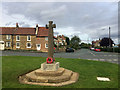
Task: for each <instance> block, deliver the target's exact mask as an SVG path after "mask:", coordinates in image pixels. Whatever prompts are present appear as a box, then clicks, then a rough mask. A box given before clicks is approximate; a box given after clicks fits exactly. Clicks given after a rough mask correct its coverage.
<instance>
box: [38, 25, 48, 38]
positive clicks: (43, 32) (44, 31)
mask: <svg viewBox="0 0 120 90" xmlns="http://www.w3.org/2000/svg"><path fill="white" fill-rule="evenodd" d="M37 36H48V29H46V28H45V27H39V29H38V34H37Z"/></svg>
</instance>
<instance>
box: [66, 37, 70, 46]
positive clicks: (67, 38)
mask: <svg viewBox="0 0 120 90" xmlns="http://www.w3.org/2000/svg"><path fill="white" fill-rule="evenodd" d="M66 42H67V45H70V39H69V37H66Z"/></svg>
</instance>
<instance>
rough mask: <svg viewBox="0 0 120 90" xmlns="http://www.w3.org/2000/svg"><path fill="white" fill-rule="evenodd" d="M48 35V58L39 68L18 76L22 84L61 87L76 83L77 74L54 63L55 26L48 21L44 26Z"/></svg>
mask: <svg viewBox="0 0 120 90" xmlns="http://www.w3.org/2000/svg"><path fill="white" fill-rule="evenodd" d="M46 28H47V29H48V30H49V33H48V58H47V59H46V62H44V63H42V64H41V68H39V69H37V70H34V71H31V72H29V73H27V74H24V75H21V76H19V82H20V83H22V84H32V85H42V86H63V85H68V84H72V83H75V82H77V80H78V78H79V74H78V73H77V72H73V71H71V70H68V69H65V68H63V67H60V63H59V62H55V58H54V43H53V28H56V24H53V21H49V24H48V25H46Z"/></svg>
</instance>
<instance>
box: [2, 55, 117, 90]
mask: <svg viewBox="0 0 120 90" xmlns="http://www.w3.org/2000/svg"><path fill="white" fill-rule="evenodd" d="M45 61H46V58H44V57H30V56H3V57H2V87H3V88H53V87H51V86H38V85H27V84H20V83H19V81H18V76H19V75H21V74H24V73H26V72H29V71H31V70H34V69H37V68H40V65H41V63H43V62H45ZM56 62H60V66H61V67H64V68H66V69H69V70H72V71H74V72H78V73H79V75H80V76H79V80H78V81H77V82H76V83H74V84H71V85H66V86H62V87H55V88H117V87H118V65H117V64H113V63H108V62H100V61H90V60H83V59H65V58H56ZM97 76H101V77H108V78H110V79H111V81H110V82H101V81H97V79H96V77H97Z"/></svg>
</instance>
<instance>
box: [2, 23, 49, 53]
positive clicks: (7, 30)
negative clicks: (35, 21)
mask: <svg viewBox="0 0 120 90" xmlns="http://www.w3.org/2000/svg"><path fill="white" fill-rule="evenodd" d="M4 49H11V50H38V51H41V52H47V51H48V29H46V28H45V27H38V25H36V27H19V25H18V23H16V27H0V50H4Z"/></svg>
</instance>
